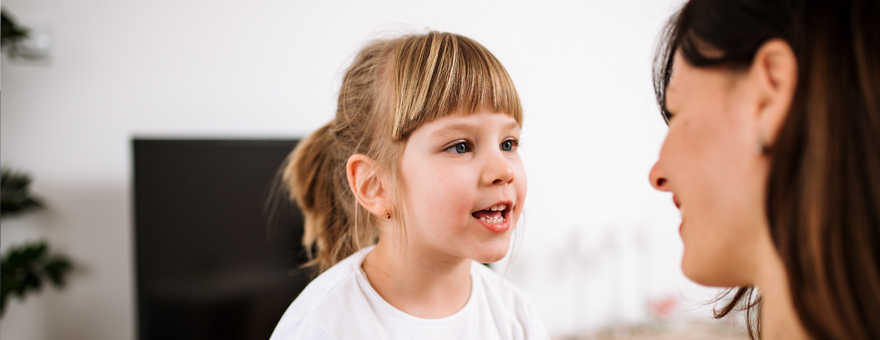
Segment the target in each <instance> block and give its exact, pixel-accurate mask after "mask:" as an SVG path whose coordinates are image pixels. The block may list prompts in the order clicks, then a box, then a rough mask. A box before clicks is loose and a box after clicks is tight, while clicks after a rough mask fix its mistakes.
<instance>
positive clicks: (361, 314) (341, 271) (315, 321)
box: [270, 247, 550, 340]
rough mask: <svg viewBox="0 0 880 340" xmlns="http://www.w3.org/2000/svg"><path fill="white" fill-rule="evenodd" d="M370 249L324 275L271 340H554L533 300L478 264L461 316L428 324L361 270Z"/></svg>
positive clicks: (299, 300)
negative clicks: (389, 298)
mask: <svg viewBox="0 0 880 340" xmlns="http://www.w3.org/2000/svg"><path fill="white" fill-rule="evenodd" d="M371 250H373V247H369V248H365V249H362V250H360V251H358V252H357V253H355V254H353V255H351V256H349V257H348V258H346V259H345V260H342V261H341V262H339V263H338V264H336V265H335V266H333V267H331V268H330V269H328V270H327V271H326V272H324V273H322V274H321V275H319V276H318V277H317V278H315V280H314V281H312V282H311V283H310V284H309V285H308V286H306V289H305V290H303V291H302V293H300V295H299V296H298V297H297V298H296V300H294V301H293V303H292V304H291V305H290V307H288V308H287V311H286V312H284V315H283V316H282V317H281V321H279V322H278V325H277V326H276V327H275V331H274V332H273V333H272V337H271V338H270V340H289V339H479V340H490V339H504V340H518V339H524V340H530V339H549V338H550V336H549V335H548V334H547V330H546V329H544V325H543V324H542V323H541V321H540V319H539V318H538V315H537V313H536V312H535V307H534V306H533V305H532V303H531V301H530V300H529V298H528V297H527V296H526V295H525V294H524V293H523V292H522V291H520V290H519V289H517V288H516V287H514V286H513V285H512V284H511V283H510V282H509V281H507V280H506V279H504V278H503V277H501V276H500V275H498V274H496V273H495V272H493V271H492V270H491V269H489V268H487V267H486V266H483V265H481V264H479V263H477V262H474V263H472V264H471V282H472V288H471V294H470V298H469V299H468V302H467V304H466V305H465V306H464V308H462V309H461V310H460V311H458V312H456V313H455V314H453V315H450V316H448V317H445V318H441V319H422V318H419V317H415V316H412V315H409V314H406V313H404V312H402V311H400V310H398V309H397V308H395V307H394V306H392V305H390V304H389V303H388V302H386V301H385V300H384V299H382V297H381V296H379V294H378V293H376V291H375V290H374V289H373V286H371V285H370V281H369V280H367V276H366V274H364V271H363V269H362V268H361V263H363V261H364V257H365V256H366V255H367V253H369V252H370V251H371Z"/></svg>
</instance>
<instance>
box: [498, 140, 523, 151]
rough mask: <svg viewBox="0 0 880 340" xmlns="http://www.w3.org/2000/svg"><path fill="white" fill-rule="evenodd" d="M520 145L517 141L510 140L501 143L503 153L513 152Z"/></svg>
mask: <svg viewBox="0 0 880 340" xmlns="http://www.w3.org/2000/svg"><path fill="white" fill-rule="evenodd" d="M518 144H519V143H517V141H516V140H515V139H508V140H506V141H503V142H501V151H513V150H514V149H516V146H517V145H518Z"/></svg>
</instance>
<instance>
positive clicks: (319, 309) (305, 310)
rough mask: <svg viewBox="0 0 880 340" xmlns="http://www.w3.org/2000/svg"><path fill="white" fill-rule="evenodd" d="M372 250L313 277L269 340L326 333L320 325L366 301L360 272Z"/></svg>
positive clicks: (351, 257)
mask: <svg viewBox="0 0 880 340" xmlns="http://www.w3.org/2000/svg"><path fill="white" fill-rule="evenodd" d="M371 249H372V248H367V249H362V250H360V251H358V252H357V253H355V254H353V255H351V256H349V257H347V258H346V259H344V260H342V261H340V262H339V263H337V264H336V265H334V266H333V267H330V269H328V270H327V271H325V272H323V273H321V274H320V275H318V277H316V278H315V279H314V280H312V282H310V283H309V284H308V285H307V286H306V288H305V289H303V291H302V292H301V293H300V294H299V296H297V297H296V299H295V300H294V301H293V303H291V304H290V306H289V307H288V308H287V310H286V311H285V312H284V314H283V315H282V316H281V320H280V321H278V325H276V326H275V331H274V332H273V333H272V337H271V338H270V339H284V338H288V337H289V336H290V335H292V334H299V335H305V334H308V335H309V338H311V337H315V336H317V335H318V334H326V333H327V332H326V331H325V330H324V329H322V327H321V326H322V325H325V324H332V323H335V322H338V320H332V319H334V318H335V317H338V316H339V314H340V313H339V311H340V310H346V309H348V308H357V305H359V304H367V303H368V302H367V298H366V297H365V296H364V295H363V293H362V290H361V289H360V287H359V283H358V278H357V273H358V268H359V267H360V263H361V262H362V261H363V257H364V256H365V255H366V253H368V252H369V250H371ZM303 332H305V333H303ZM295 338H301V337H295ZM317 338H325V337H322V336H318V337H317Z"/></svg>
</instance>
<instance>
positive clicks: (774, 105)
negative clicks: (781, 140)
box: [749, 39, 798, 146]
mask: <svg viewBox="0 0 880 340" xmlns="http://www.w3.org/2000/svg"><path fill="white" fill-rule="evenodd" d="M749 73H750V75H751V76H752V77H753V78H752V79H753V80H754V82H755V84H757V85H758V90H759V98H760V99H759V100H760V103H759V107H758V115H759V116H758V117H757V118H758V119H757V120H758V125H759V126H758V133H759V134H760V135H759V137H760V138H762V139H763V141H761V142H764V143H766V144H767V145H768V146H772V145H773V144H774V142H775V141H776V135H777V133H778V132H779V129H780V127H782V122H783V121H784V120H785V117H787V116H788V111H789V110H790V109H791V102H792V100H793V99H794V93H795V89H796V88H797V77H798V74H797V58H796V57H795V55H794V51H792V49H791V46H789V45H788V43H787V42H785V41H784V40H782V39H771V40H769V41H767V42H765V43H764V44H763V45H761V47H760V48H758V51H757V52H756V53H755V58H754V60H753V61H752V66H751V67H750V69H749Z"/></svg>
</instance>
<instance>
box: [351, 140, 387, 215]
mask: <svg viewBox="0 0 880 340" xmlns="http://www.w3.org/2000/svg"><path fill="white" fill-rule="evenodd" d="M345 173H346V175H347V177H348V186H349V188H351V192H352V193H354V197H356V198H357V200H358V203H360V205H361V206H363V207H364V208H366V209H367V211H369V212H371V213H372V214H374V215H376V216H378V217H380V218H383V219H384V218H385V216H386V215H387V214H388V213H391V211H390V210H388V209H390V208H391V204H390V203H391V202H390V200H389V197H388V190H386V189H387V188H386V186H385V181H384V178H383V177H382V176H381V174H380V172H379V171H378V169H377V168H376V162H375V161H373V159H371V158H370V157H367V156H366V155H362V154H354V155H351V157H349V158H348V162H347V163H346V164H345Z"/></svg>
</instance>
